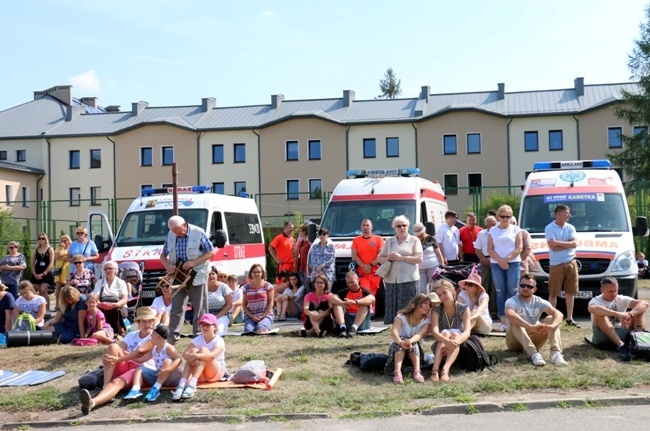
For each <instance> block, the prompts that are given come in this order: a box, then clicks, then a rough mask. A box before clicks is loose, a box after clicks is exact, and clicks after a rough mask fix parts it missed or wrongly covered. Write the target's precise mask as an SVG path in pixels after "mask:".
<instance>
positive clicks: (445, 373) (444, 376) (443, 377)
mask: <svg viewBox="0 0 650 431" xmlns="http://www.w3.org/2000/svg"><path fill="white" fill-rule="evenodd" d="M440 380H441V381H443V382H448V381H449V371H446V370H442V371H440Z"/></svg>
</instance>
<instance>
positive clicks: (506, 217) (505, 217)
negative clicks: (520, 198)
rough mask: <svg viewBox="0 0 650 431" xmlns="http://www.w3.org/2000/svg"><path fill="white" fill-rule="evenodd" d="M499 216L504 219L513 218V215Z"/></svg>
mask: <svg viewBox="0 0 650 431" xmlns="http://www.w3.org/2000/svg"><path fill="white" fill-rule="evenodd" d="M499 217H500V218H503V219H508V218H511V217H512V216H509V215H500V216H499Z"/></svg>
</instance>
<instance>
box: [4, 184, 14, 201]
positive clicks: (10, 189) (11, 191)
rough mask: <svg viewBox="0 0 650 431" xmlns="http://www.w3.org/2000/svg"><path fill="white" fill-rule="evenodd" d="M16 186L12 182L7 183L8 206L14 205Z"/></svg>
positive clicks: (6, 196)
mask: <svg viewBox="0 0 650 431" xmlns="http://www.w3.org/2000/svg"><path fill="white" fill-rule="evenodd" d="M13 197H14V186H13V185H12V184H5V205H7V206H8V207H12V206H14V200H13Z"/></svg>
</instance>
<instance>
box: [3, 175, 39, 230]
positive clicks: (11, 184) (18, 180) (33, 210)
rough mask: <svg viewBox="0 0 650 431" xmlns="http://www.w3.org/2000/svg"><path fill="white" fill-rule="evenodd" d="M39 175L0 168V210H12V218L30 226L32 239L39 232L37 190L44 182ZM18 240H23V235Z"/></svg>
mask: <svg viewBox="0 0 650 431" xmlns="http://www.w3.org/2000/svg"><path fill="white" fill-rule="evenodd" d="M39 177H40V175H38V174H32V173H27V172H20V171H15V170H12V169H0V211H10V212H11V216H12V218H14V219H18V222H19V223H20V224H21V225H22V226H29V227H30V231H29V234H30V237H31V238H32V239H35V238H36V234H37V233H38V232H37V230H38V224H37V223H36V222H35V220H36V219H37V214H38V210H39V208H38V204H37V202H36V200H37V198H36V191H37V190H38V187H39V185H40V186H41V187H42V185H43V182H44V179H43V178H41V181H40V183H39ZM23 188H24V189H23ZM24 219H29V221H27V220H24ZM16 240H18V241H21V242H22V237H21V238H16Z"/></svg>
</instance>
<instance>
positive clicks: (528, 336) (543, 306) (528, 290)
mask: <svg viewBox="0 0 650 431" xmlns="http://www.w3.org/2000/svg"><path fill="white" fill-rule="evenodd" d="M536 291H537V283H536V281H535V278H534V277H533V276H531V275H528V274H524V275H523V276H522V277H521V278H520V279H519V292H518V294H517V295H515V296H513V297H511V298H509V299H508V300H507V301H506V317H507V318H508V328H507V329H506V346H508V349H509V350H514V351H518V352H521V351H523V352H525V353H526V355H528V356H529V357H530V360H531V361H532V362H533V365H535V366H536V367H541V366H543V365H545V364H546V361H544V358H543V357H542V354H541V353H539V349H541V347H542V346H543V345H544V344H546V341H549V342H550V344H551V363H552V364H555V365H559V366H564V365H567V362H566V361H565V360H564V357H563V356H562V339H561V337H560V326H561V325H562V319H563V318H564V315H563V314H562V313H561V312H560V311H558V310H557V309H556V308H555V307H553V306H552V305H551V303H550V302H548V301H546V300H545V299H542V298H540V297H539V296H536V295H534V293H535V292H536ZM542 313H546V315H547V316H546V317H545V318H544V319H543V320H541V321H540V317H541V315H542Z"/></svg>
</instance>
